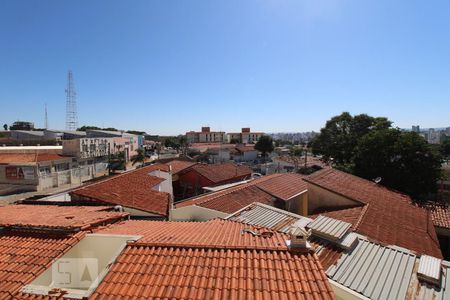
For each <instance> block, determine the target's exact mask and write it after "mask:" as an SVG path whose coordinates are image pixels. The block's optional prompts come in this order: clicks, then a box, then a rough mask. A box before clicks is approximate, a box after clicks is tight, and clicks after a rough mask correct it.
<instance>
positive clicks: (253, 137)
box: [227, 127, 264, 144]
mask: <svg viewBox="0 0 450 300" xmlns="http://www.w3.org/2000/svg"><path fill="white" fill-rule="evenodd" d="M263 135H264V133H263V132H252V131H251V130H250V128H249V127H246V128H242V129H241V132H231V133H227V141H228V143H231V142H236V141H237V142H238V143H240V144H254V143H256V142H257V141H258V140H259V138H260V137H261V136H263Z"/></svg>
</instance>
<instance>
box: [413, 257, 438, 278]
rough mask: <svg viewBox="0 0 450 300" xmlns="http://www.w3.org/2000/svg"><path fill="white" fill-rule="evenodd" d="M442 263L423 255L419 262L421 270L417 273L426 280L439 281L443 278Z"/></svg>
mask: <svg viewBox="0 0 450 300" xmlns="http://www.w3.org/2000/svg"><path fill="white" fill-rule="evenodd" d="M441 263H442V260H441V259H438V258H436V257H432V256H428V255H422V256H421V257H420V260H419V270H418V271H417V273H418V275H419V276H420V277H422V278H424V279H426V280H431V281H437V280H439V279H440V277H441Z"/></svg>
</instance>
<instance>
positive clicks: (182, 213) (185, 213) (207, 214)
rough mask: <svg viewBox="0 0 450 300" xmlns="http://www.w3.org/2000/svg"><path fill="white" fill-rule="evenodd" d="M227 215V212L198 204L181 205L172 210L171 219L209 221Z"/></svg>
mask: <svg viewBox="0 0 450 300" xmlns="http://www.w3.org/2000/svg"><path fill="white" fill-rule="evenodd" d="M226 216H228V214H227V213H223V212H220V211H217V210H213V209H209V208H204V207H201V206H196V205H191V206H185V207H179V208H175V209H173V210H171V211H170V220H171V221H208V220H211V219H214V218H224V217H226Z"/></svg>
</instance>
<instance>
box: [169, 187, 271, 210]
mask: <svg viewBox="0 0 450 300" xmlns="http://www.w3.org/2000/svg"><path fill="white" fill-rule="evenodd" d="M274 201H275V198H274V197H273V196H271V195H270V194H268V193H266V192H264V191H262V190H260V189H258V188H257V187H255V186H247V185H239V186H235V187H231V188H228V189H225V190H222V191H218V192H214V193H209V194H206V195H204V196H200V197H196V198H193V199H190V200H187V201H182V202H179V203H177V204H176V207H177V208H178V207H184V206H190V205H197V206H201V207H205V208H210V209H213V210H217V211H221V212H224V213H228V214H231V213H233V212H235V211H237V210H239V209H241V208H243V207H245V206H247V205H249V204H251V203H253V202H260V203H264V204H268V205H272V204H273V203H274Z"/></svg>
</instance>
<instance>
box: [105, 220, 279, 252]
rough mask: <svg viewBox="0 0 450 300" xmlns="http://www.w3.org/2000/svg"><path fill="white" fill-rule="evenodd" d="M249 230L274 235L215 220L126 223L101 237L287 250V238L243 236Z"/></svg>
mask: <svg viewBox="0 0 450 300" xmlns="http://www.w3.org/2000/svg"><path fill="white" fill-rule="evenodd" d="M245 228H251V229H255V230H256V232H259V233H261V232H266V231H268V232H272V233H276V232H275V231H273V230H270V229H265V228H262V229H260V230H259V229H257V227H255V226H251V225H245V224H242V223H238V222H232V221H226V220H221V219H213V220H210V221H207V222H167V221H134V220H131V221H122V222H119V223H115V224H112V225H108V226H107V227H105V228H99V229H97V231H98V232H99V233H107V234H134V235H142V238H140V239H139V240H138V242H141V243H151V244H152V245H165V246H180V245H184V246H204V247H206V246H207V247H252V248H277V249H279V248H281V249H286V244H285V240H286V237H287V235H283V234H281V233H276V234H273V235H272V236H271V237H268V238H262V237H255V236H253V235H252V234H250V233H245V234H242V233H241V230H243V229H245Z"/></svg>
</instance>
